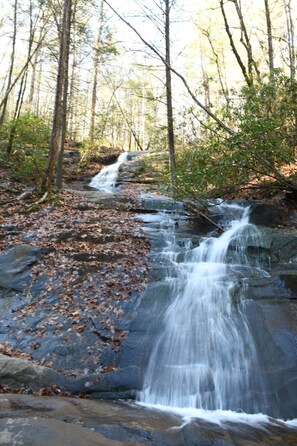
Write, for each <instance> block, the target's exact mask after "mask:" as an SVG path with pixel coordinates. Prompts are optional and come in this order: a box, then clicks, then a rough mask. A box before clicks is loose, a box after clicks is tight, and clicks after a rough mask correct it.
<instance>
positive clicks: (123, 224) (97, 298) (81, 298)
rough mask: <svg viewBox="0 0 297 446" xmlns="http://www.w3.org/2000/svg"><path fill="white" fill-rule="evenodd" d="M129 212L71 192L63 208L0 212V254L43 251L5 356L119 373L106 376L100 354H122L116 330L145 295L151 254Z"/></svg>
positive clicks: (2, 348)
mask: <svg viewBox="0 0 297 446" xmlns="http://www.w3.org/2000/svg"><path fill="white" fill-rule="evenodd" d="M129 196H130V197H131V198H133V199H134V198H135V192H131V191H130V192H129V191H128V192H126V197H129ZM105 207H106V205H105ZM126 208H127V209H125V206H123V205H121V206H119V207H118V208H117V207H116V206H114V205H112V209H106V208H105V209H104V208H102V206H100V204H95V203H89V202H88V201H87V198H86V197H82V196H79V195H77V194H75V193H71V192H66V193H63V194H60V196H59V204H49V203H47V204H46V203H43V204H42V206H40V208H39V209H38V210H36V211H34V212H30V213H28V212H27V206H26V204H24V203H21V202H13V203H10V204H8V205H6V206H2V214H1V216H0V250H2V251H3V250H7V249H8V248H9V247H12V246H14V245H18V244H27V245H32V246H38V247H40V248H41V249H42V258H41V260H40V261H39V262H37V263H36V264H35V265H34V266H33V268H32V280H31V283H30V285H29V286H28V287H27V289H26V290H25V292H24V293H23V294H22V297H21V298H20V299H19V303H17V304H15V302H14V306H13V308H11V317H10V320H8V322H7V325H6V328H7V329H6V332H5V330H4V336H3V337H1V336H0V341H1V342H2V344H0V352H2V353H4V354H7V355H10V356H21V357H26V358H28V359H30V358H33V359H34V360H35V361H37V362H38V363H40V364H47V365H48V364H50V365H53V367H55V368H58V369H61V370H63V371H64V372H66V373H68V374H73V375H79V374H83V373H86V370H87V372H89V373H92V372H97V371H98V370H100V368H101V370H104V371H107V370H109V368H110V367H114V366H110V365H104V366H103V368H102V367H101V365H100V353H101V351H102V350H103V349H104V348H110V349H111V350H112V351H113V352H117V351H118V350H119V348H120V346H121V342H122V340H123V339H124V338H125V335H126V332H125V330H124V329H122V328H118V326H121V321H123V319H124V318H125V312H126V307H125V305H126V303H127V302H132V304H133V300H134V299H135V296H136V295H137V294H138V293H139V292H141V290H142V289H143V287H144V284H145V281H146V272H147V261H146V258H147V251H148V249H149V242H148V240H147V239H146V238H145V236H144V235H143V234H142V232H141V228H140V224H139V222H138V221H137V220H136V219H135V216H133V214H131V212H129V209H128V208H129V205H127V206H126ZM94 321H95V322H94ZM122 325H124V324H122ZM90 333H91V334H92V336H93V338H90V337H88V336H90ZM94 335H96V338H95V340H94ZM50 337H52V340H53V343H54V342H56V343H57V341H58V343H59V345H60V344H61V345H62V346H63V350H62V351H61V353H58V352H57V351H56V350H57V349H56V350H55V349H52V350H51V349H50V342H51V340H50V339H49V338H50ZM3 339H4V340H3ZM26 339H27V340H28V342H27V343H26V342H25V341H26ZM46 343H47V344H46ZM25 344H26V347H24V345H25ZM18 345H21V346H22V347H21V350H19V348H18ZM45 345H48V346H49V349H48V352H47V353H46V354H45V352H44V348H43V347H44V346H45ZM70 346H71V348H72V349H74V348H75V347H76V349H78V348H79V347H80V348H81V350H80V352H81V353H80V357H79V358H78V360H77V364H76V367H74V365H73V361H70V360H69V361H68V360H67V361H68V362H67V361H66V359H65V357H66V356H67V355H68V354H69V355H71V351H70V350H71V349H70ZM67 348H69V349H70V350H69V352H68V351H67ZM22 355H25V356H22ZM67 358H68V357H67Z"/></svg>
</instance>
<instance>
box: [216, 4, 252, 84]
mask: <svg viewBox="0 0 297 446" xmlns="http://www.w3.org/2000/svg"><path fill="white" fill-rule="evenodd" d="M220 7H221V12H222V15H223V19H224V24H225V30H226V33H227V36H228V38H229V42H230V46H231V48H232V52H233V54H234V56H235V58H236V60H237V63H238V65H239V67H240V69H241V71H242V74H243V77H244V79H245V81H246V83H247V85H248V86H249V87H251V86H252V84H253V82H252V79H251V78H250V76H249V73H248V71H247V69H246V66H245V64H244V63H243V61H242V58H241V57H240V54H239V52H238V50H237V48H236V45H235V42H234V39H233V36H232V32H231V30H230V26H229V22H228V19H227V15H226V12H225V6H224V0H220Z"/></svg>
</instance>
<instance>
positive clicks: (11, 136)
mask: <svg viewBox="0 0 297 446" xmlns="http://www.w3.org/2000/svg"><path fill="white" fill-rule="evenodd" d="M32 14H33V6H32V0H30V34H29V44H28V55H27V60H29V58H30V55H31V51H32V45H33V41H34V26H33V19H32ZM28 67H29V65H28V66H27V69H26V70H25V71H24V73H23V75H22V79H21V84H20V87H19V93H18V98H17V102H16V105H15V110H14V116H13V119H14V120H15V119H18V118H19V117H20V114H21V110H22V106H23V102H24V95H25V91H26V86H27V80H28ZM15 132H16V124H15V123H14V124H13V125H12V126H11V128H10V132H9V139H8V144H7V148H6V152H7V153H8V154H10V153H11V151H12V146H13V141H14V137H15Z"/></svg>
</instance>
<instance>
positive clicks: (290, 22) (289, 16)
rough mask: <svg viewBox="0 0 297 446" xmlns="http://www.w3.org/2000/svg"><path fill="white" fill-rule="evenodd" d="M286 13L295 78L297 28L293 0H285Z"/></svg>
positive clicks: (291, 67)
mask: <svg viewBox="0 0 297 446" xmlns="http://www.w3.org/2000/svg"><path fill="white" fill-rule="evenodd" d="M283 2H284V8H285V14H286V26H287V35H288V53H289V63H290V78H291V79H292V80H295V76H296V49H295V30H294V21H293V18H292V7H291V0H288V1H286V0H283Z"/></svg>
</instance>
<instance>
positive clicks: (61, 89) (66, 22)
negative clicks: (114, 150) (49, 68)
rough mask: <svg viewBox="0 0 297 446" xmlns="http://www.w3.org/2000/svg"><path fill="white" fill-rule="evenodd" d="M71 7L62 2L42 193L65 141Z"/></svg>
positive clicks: (69, 1) (69, 3) (50, 177)
mask: <svg viewBox="0 0 297 446" xmlns="http://www.w3.org/2000/svg"><path fill="white" fill-rule="evenodd" d="M71 6H72V1H71V0H64V5H63V19H62V30H61V40H60V54H59V65H58V76H57V84H56V96H55V106H54V116H53V123H52V132H51V139H50V146H49V157H48V162H47V167H46V171H45V175H44V179H43V182H42V191H43V192H45V191H48V190H49V189H50V187H51V186H52V183H53V180H54V173H55V165H56V160H57V154H58V151H59V158H58V163H59V164H60V165H59V167H58V170H59V172H61V171H62V161H63V148H64V141H65V131H64V129H65V125H66V124H65V119H66V113H65V110H66V107H67V91H66V90H65V88H67V85H68V79H67V77H68V59H69V45H70V31H71ZM59 174H60V173H59Z"/></svg>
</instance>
